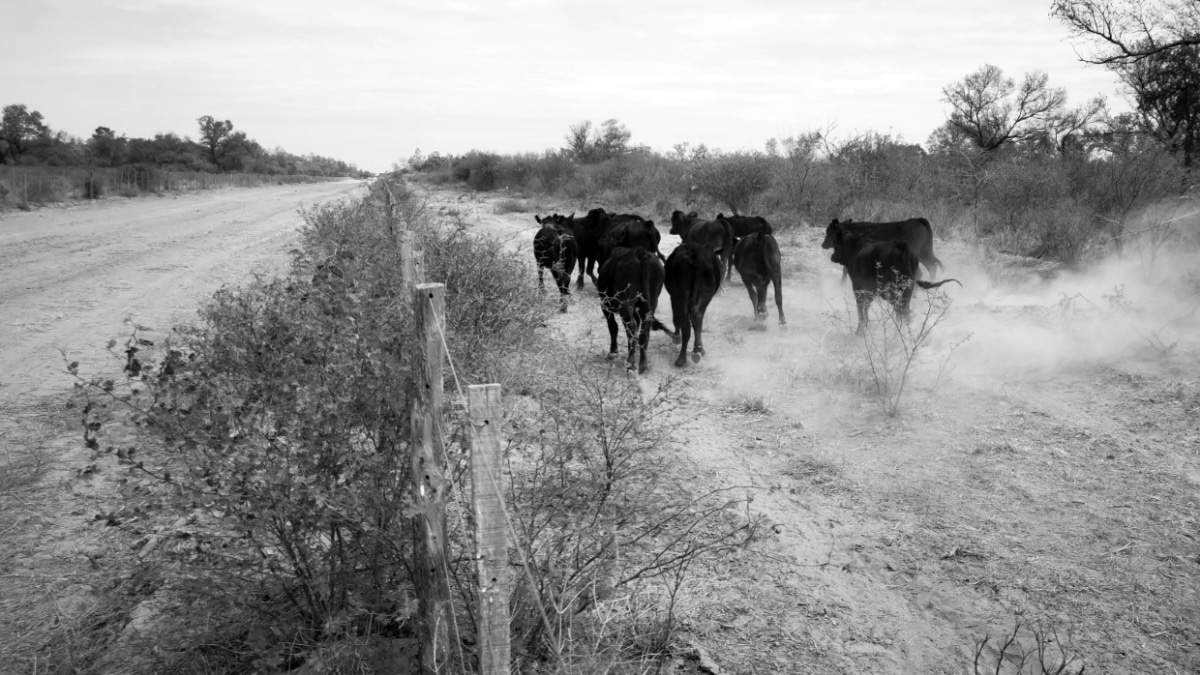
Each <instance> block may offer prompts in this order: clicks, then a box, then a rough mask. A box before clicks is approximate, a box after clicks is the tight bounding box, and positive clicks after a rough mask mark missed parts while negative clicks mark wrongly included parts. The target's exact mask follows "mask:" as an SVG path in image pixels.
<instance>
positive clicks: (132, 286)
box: [0, 181, 360, 406]
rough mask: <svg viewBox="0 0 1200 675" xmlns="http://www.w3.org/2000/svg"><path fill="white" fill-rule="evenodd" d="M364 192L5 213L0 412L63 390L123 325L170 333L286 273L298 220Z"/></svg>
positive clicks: (284, 191) (258, 192)
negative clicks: (239, 290) (213, 297)
mask: <svg viewBox="0 0 1200 675" xmlns="http://www.w3.org/2000/svg"><path fill="white" fill-rule="evenodd" d="M359 186H360V182H359V181H343V182H337V183H320V184H315V185H288V186H277V187H270V188H262V189H255V190H223V191H220V192H215V193H189V194H181V195H178V196H167V197H161V198H149V199H113V200H106V201H104V202H101V203H98V204H94V205H92V204H84V205H72V206H65V207H59V208H43V209H37V210H35V211H31V212H20V211H15V212H6V213H0V317H3V319H2V320H0V344H2V345H3V346H4V347H3V351H2V352H0V406H5V405H10V404H12V403H14V402H16V401H18V400H28V398H29V397H31V396H32V397H40V396H43V395H46V394H50V393H54V392H57V391H62V389H63V388H64V387H65V386H69V385H70V382H71V379H70V377H69V376H68V375H67V373H66V372H65V368H64V362H63V356H62V355H61V354H60V353H59V350H63V351H64V352H65V353H66V354H67V356H68V357H69V358H70V359H71V360H79V361H80V362H81V363H83V364H85V367H87V366H89V365H90V366H92V367H95V364H97V362H99V361H101V360H102V357H103V356H104V354H105V353H106V352H105V345H106V344H107V343H108V341H109V340H110V339H114V338H115V339H122V338H124V337H127V336H128V334H129V330H127V329H125V328H124V326H123V323H124V320H125V319H126V318H127V317H128V318H132V319H133V320H134V321H136V322H138V323H140V324H142V325H147V326H151V327H155V328H159V329H162V328H165V327H167V326H168V325H169V324H170V323H171V322H172V321H173V320H175V319H188V318H190V317H192V316H194V313H195V309H196V305H197V302H198V301H199V300H200V299H202V298H204V297H205V296H207V295H209V294H211V293H212V291H213V290H215V289H216V288H217V287H219V286H220V285H222V284H225V283H236V282H238V281H241V280H243V279H246V278H247V276H248V275H250V274H253V273H255V272H258V273H264V274H271V273H274V272H276V271H279V270H280V269H282V266H284V265H286V264H287V260H288V259H287V255H286V252H287V250H288V249H289V248H290V247H291V246H292V245H293V244H294V241H295V237H294V235H295V232H296V227H297V225H298V223H299V222H300V218H299V216H298V214H297V209H298V208H299V207H301V206H303V205H308V206H311V205H313V204H316V203H319V202H323V201H326V200H329V199H336V198H339V197H345V196H348V195H350V194H353V193H355V192H357V191H358V189H359Z"/></svg>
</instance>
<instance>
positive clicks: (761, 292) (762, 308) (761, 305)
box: [754, 277, 770, 322]
mask: <svg viewBox="0 0 1200 675" xmlns="http://www.w3.org/2000/svg"><path fill="white" fill-rule="evenodd" d="M769 283H770V282H769V281H767V278H766V277H759V278H758V279H757V280H755V282H754V288H755V290H756V291H757V292H758V298H757V300H758V306H757V307H756V309H755V315H756V318H757V319H758V320H759V321H762V322H766V320H767V284H769Z"/></svg>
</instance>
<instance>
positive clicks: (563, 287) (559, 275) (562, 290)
mask: <svg viewBox="0 0 1200 675" xmlns="http://www.w3.org/2000/svg"><path fill="white" fill-rule="evenodd" d="M550 272H551V274H553V275H554V281H555V283H557V284H558V298H559V303H560V307H559V309H558V311H560V312H565V311H567V304H568V300H569V298H570V297H571V275H570V274H568V273H566V272H562V271H558V270H553V269H552V270H550Z"/></svg>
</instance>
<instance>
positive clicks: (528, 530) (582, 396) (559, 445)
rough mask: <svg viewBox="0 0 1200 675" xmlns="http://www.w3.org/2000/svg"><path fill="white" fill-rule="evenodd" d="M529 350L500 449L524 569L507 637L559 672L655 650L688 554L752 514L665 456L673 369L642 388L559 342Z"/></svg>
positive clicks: (712, 548) (729, 542)
mask: <svg viewBox="0 0 1200 675" xmlns="http://www.w3.org/2000/svg"><path fill="white" fill-rule="evenodd" d="M539 362H540V363H541V364H542V365H541V367H540V368H539V369H537V371H536V377H530V378H529V383H528V385H527V386H529V387H531V390H530V393H531V394H532V395H533V399H532V400H531V401H530V405H529V406H528V407H526V409H525V411H524V412H522V413H520V414H516V415H514V419H513V427H514V431H513V435H512V438H511V441H510V448H509V451H508V453H507V462H508V465H509V468H510V473H511V476H512V483H511V488H510V489H511V493H512V498H511V503H512V506H513V509H514V519H515V524H516V528H517V530H518V537H519V539H520V543H519V546H520V547H521V549H522V553H521V555H522V558H523V560H522V564H523V568H524V569H525V570H526V571H527V572H528V573H529V575H530V577H531V582H530V584H522V585H521V587H520V589H519V590H518V591H517V593H516V594H515V595H514V598H513V631H514V641H515V642H516V643H517V644H520V645H522V646H523V650H524V651H525V653H526V654H528V655H529V658H532V659H536V660H545V659H551V660H556V661H557V664H558V668H559V670H558V671H557V672H591V671H581V670H579V667H580V666H581V664H590V665H589V667H595V666H597V664H602V663H603V664H608V665H609V666H613V667H615V665H616V664H618V663H625V664H628V663H645V662H648V661H661V660H662V659H663V658H665V657H666V655H667V650H668V646H669V645H670V642H671V637H672V636H673V634H674V631H675V623H674V602H675V598H676V596H677V594H678V593H679V591H680V588H681V586H682V584H683V581H684V579H685V578H686V576H687V569H688V566H689V565H691V564H692V563H694V562H696V561H698V560H701V559H704V558H706V557H708V556H712V555H716V554H718V553H720V552H721V551H722V550H725V549H728V548H731V547H736V546H741V545H744V544H745V543H746V542H747V541H749V539H750V538H751V537H752V536H753V534H754V532H755V528H756V527H757V523H756V521H752V520H746V519H744V518H743V517H741V515H740V514H739V513H738V512H739V510H740V509H741V508H743V507H744V502H743V501H742V500H739V499H737V498H734V497H731V496H729V495H727V494H725V492H724V491H720V490H715V491H711V492H702V493H699V494H697V493H695V492H694V490H692V489H690V488H688V487H687V486H686V485H683V484H680V483H679V482H677V481H676V479H674V478H673V477H672V472H671V471H669V470H668V469H669V465H670V462H671V458H670V456H669V455H668V454H666V452H665V450H666V448H667V447H668V444H669V441H670V439H671V436H672V433H673V431H674V429H675V426H676V423H675V422H673V421H672V420H674V419H676V415H675V413H676V409H677V407H678V402H677V397H678V395H679V394H678V392H677V391H676V390H677V385H678V382H677V381H676V380H674V379H671V380H668V381H666V382H665V383H663V385H662V386H661V387H660V388H659V390H658V391H657V392H655V393H654V394H653V395H651V396H650V397H649V398H645V399H644V398H643V396H642V394H641V392H640V390H639V388H638V386H637V380H635V379H632V378H628V377H626V375H625V373H624V369H623V368H620V367H613V365H612V364H610V363H608V362H604V363H599V364H596V363H591V362H583V363H580V362H579V359H578V357H577V355H574V354H571V353H570V352H569V351H568V350H562V349H557V350H553V349H552V350H547V351H543V352H542V354H541V356H539ZM595 672H610V671H607V670H604V669H600V670H598V671H595ZM616 672H622V671H621V670H620V669H618V670H617V671H616Z"/></svg>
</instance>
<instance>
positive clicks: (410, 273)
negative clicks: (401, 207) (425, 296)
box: [399, 230, 424, 289]
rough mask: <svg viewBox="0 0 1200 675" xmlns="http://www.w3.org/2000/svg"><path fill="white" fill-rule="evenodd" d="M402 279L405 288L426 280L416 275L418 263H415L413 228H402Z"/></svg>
mask: <svg viewBox="0 0 1200 675" xmlns="http://www.w3.org/2000/svg"><path fill="white" fill-rule="evenodd" d="M399 236H400V281H401V283H403V284H404V288H406V289H407V288H413V287H415V286H416V285H417V284H419V283H421V282H422V281H424V280H423V279H418V278H417V275H416V269H417V268H416V265H414V264H413V253H414V251H413V233H412V231H411V230H400V235H399Z"/></svg>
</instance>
